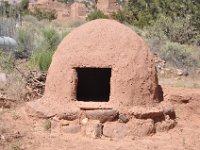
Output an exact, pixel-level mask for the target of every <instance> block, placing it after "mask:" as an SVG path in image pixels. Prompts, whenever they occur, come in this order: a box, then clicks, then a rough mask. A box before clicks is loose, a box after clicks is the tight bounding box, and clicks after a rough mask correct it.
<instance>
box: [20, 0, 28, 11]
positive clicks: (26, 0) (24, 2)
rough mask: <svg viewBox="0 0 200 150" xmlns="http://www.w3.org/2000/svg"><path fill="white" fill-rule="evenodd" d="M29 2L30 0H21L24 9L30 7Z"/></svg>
mask: <svg viewBox="0 0 200 150" xmlns="http://www.w3.org/2000/svg"><path fill="white" fill-rule="evenodd" d="M28 4H29V0H22V1H21V8H22V9H24V10H25V9H28Z"/></svg>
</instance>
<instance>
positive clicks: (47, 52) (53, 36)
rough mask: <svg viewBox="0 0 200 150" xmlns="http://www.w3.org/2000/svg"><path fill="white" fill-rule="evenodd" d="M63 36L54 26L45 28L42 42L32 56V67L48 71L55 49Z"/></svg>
mask: <svg viewBox="0 0 200 150" xmlns="http://www.w3.org/2000/svg"><path fill="white" fill-rule="evenodd" d="M62 38H63V37H62V36H61V35H60V34H59V33H58V32H57V31H56V30H55V29H53V28H45V29H44V30H43V31H42V39H41V43H39V44H38V47H37V50H35V51H34V52H33V53H32V55H31V58H30V65H29V67H30V68H37V69H39V70H41V71H47V70H48V68H49V66H50V64H51V60H52V56H53V54H54V51H55V50H56V48H57V46H58V44H59V43H60V41H61V39H62Z"/></svg>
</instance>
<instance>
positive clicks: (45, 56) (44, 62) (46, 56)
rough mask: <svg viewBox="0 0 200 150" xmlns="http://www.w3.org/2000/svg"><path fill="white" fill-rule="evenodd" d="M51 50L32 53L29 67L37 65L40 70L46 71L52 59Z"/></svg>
mask: <svg viewBox="0 0 200 150" xmlns="http://www.w3.org/2000/svg"><path fill="white" fill-rule="evenodd" d="M53 53H54V52H53V51H45V50H42V51H36V52H34V53H33V54H32V56H31V60H30V64H31V66H30V67H35V66H36V67H38V69H39V70H41V71H47V70H48V69H49V66H50V64H51V61H52V56H53Z"/></svg>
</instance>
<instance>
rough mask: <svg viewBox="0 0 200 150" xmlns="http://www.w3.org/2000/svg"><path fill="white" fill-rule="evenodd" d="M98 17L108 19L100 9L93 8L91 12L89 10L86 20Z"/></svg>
mask: <svg viewBox="0 0 200 150" xmlns="http://www.w3.org/2000/svg"><path fill="white" fill-rule="evenodd" d="M100 18H102V19H108V16H107V15H105V14H104V13H103V12H102V11H100V10H94V11H93V12H91V13H90V14H89V15H88V16H87V18H86V20H88V21H91V20H95V19H100Z"/></svg>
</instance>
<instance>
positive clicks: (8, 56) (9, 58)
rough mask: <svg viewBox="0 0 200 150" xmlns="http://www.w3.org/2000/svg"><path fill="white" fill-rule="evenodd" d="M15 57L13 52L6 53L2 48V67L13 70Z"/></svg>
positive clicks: (0, 57)
mask: <svg viewBox="0 0 200 150" xmlns="http://www.w3.org/2000/svg"><path fill="white" fill-rule="evenodd" d="M14 62H15V59H14V57H13V55H12V53H5V52H3V51H1V50H0V67H1V68H2V69H5V70H12V69H13V68H14Z"/></svg>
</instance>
